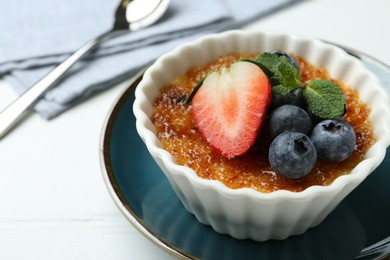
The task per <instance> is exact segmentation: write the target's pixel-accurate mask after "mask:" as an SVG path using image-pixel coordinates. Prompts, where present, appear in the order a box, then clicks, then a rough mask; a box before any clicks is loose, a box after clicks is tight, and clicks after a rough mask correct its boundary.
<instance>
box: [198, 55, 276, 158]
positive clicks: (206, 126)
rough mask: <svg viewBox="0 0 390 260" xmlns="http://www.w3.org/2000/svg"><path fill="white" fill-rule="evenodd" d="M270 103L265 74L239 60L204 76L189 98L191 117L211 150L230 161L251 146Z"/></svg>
mask: <svg viewBox="0 0 390 260" xmlns="http://www.w3.org/2000/svg"><path fill="white" fill-rule="evenodd" d="M270 101H271V86H270V83H269V80H268V78H267V76H266V75H265V73H264V72H263V71H262V70H261V69H260V68H259V67H258V66H256V65H255V64H253V63H250V62H245V61H239V62H236V63H234V64H232V65H231V67H230V68H223V69H222V70H221V71H220V72H216V71H213V72H210V73H209V74H208V75H207V76H206V78H205V79H204V80H203V82H202V86H201V87H200V88H198V89H197V92H196V94H195V95H194V97H193V99H192V116H193V119H194V122H195V124H196V125H197V127H198V129H199V131H200V133H201V134H202V135H203V136H204V137H205V139H206V140H207V142H208V143H209V144H210V145H211V147H213V148H214V149H215V150H217V151H219V152H221V153H222V155H223V156H225V157H228V158H232V157H235V156H238V155H242V154H244V153H245V152H246V151H248V150H249V149H250V147H251V146H252V145H253V143H254V141H255V139H256V137H257V134H258V132H259V131H260V127H261V124H262V122H263V120H264V117H265V114H266V111H267V108H268V106H269V103H270Z"/></svg>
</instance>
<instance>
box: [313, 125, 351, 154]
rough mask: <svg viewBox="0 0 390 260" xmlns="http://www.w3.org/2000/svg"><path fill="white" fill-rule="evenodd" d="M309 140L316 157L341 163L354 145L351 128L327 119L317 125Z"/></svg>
mask: <svg viewBox="0 0 390 260" xmlns="http://www.w3.org/2000/svg"><path fill="white" fill-rule="evenodd" d="M310 138H311V140H312V142H313V144H314V146H315V148H316V150H317V153H318V157H319V158H322V159H324V160H327V161H334V162H341V161H343V160H345V159H347V158H348V157H349V156H350V155H351V154H352V152H353V150H354V149H355V145H356V135H355V131H354V130H353V128H352V127H351V126H350V125H349V124H348V123H346V122H344V121H341V120H337V119H328V120H324V121H322V122H320V123H319V124H317V125H316V126H315V127H314V129H313V132H312V134H311V137H310Z"/></svg>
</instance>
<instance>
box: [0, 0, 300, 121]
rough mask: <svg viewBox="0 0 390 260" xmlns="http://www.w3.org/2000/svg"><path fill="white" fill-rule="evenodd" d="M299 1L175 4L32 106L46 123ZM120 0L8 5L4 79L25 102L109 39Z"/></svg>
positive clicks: (2, 29)
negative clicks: (189, 46) (186, 50)
mask: <svg viewBox="0 0 390 260" xmlns="http://www.w3.org/2000/svg"><path fill="white" fill-rule="evenodd" d="M297 1H299V0H261V1H259V0H247V1H240V0H207V1H206V0H199V1H185V0H173V1H172V2H171V5H170V7H169V9H168V11H167V13H166V14H165V15H164V17H163V18H162V19H161V20H160V21H159V22H158V23H156V24H154V25H152V26H150V27H148V28H146V29H142V30H140V31H135V32H130V33H129V34H126V35H125V36H122V37H120V38H117V39H114V40H111V41H109V42H107V43H104V44H102V45H101V46H99V48H98V49H97V50H96V51H95V52H93V53H92V54H90V55H89V56H87V57H86V58H85V59H84V60H82V61H80V62H79V63H78V64H76V65H75V66H74V67H73V68H72V69H71V70H70V72H69V73H67V75H66V76H65V77H64V79H63V80H61V81H60V82H59V83H58V84H57V85H56V86H55V87H53V88H52V89H51V90H49V91H48V92H47V93H46V94H45V96H44V97H43V98H42V99H41V100H40V101H39V102H38V103H37V104H36V105H35V107H34V109H35V110H36V111H37V112H38V113H39V114H40V115H41V116H42V117H43V118H46V119H51V118H54V117H55V116H57V115H59V114H60V113H61V112H63V111H65V110H67V109H68V108H70V107H72V106H73V105H75V104H77V103H79V102H81V101H83V100H85V99H87V98H88V97H90V96H91V95H93V94H94V93H96V92H99V91H101V90H104V89H107V88H108V87H110V86H113V85H115V84H116V83H119V82H121V81H123V80H125V79H127V78H130V77H131V76H132V75H134V74H135V72H137V71H138V70H139V69H140V68H142V67H143V66H145V65H147V64H149V63H150V62H152V61H153V60H155V59H156V58H158V57H159V56H160V55H162V54H163V53H165V52H167V51H169V50H171V49H172V48H174V47H175V46H177V45H179V44H181V43H183V42H186V41H189V40H192V39H195V38H197V37H199V36H201V35H204V34H207V33H213V32H221V31H224V30H229V29H235V28H239V27H240V26H242V25H244V24H246V23H248V22H250V21H252V20H254V19H258V18H260V17H262V16H264V15H267V14H270V13H272V12H273V11H276V10H278V9H280V8H282V7H285V6H287V5H289V4H292V3H295V2H297ZM117 2H118V1H117V0H95V1H93V3H91V1H89V0H68V1H60V0H52V1H49V0H35V1H28V0H21V1H5V2H4V3H2V7H1V8H0V35H2V37H0V77H1V76H2V77H3V78H4V79H5V80H6V81H8V82H10V84H11V86H12V87H13V88H14V89H15V90H16V91H17V93H19V94H21V93H23V92H24V91H25V90H26V89H28V88H29V87H31V86H32V85H33V84H34V83H35V82H37V81H38V80H39V79H40V78H42V77H43V76H44V75H46V74H47V73H48V72H49V71H51V70H52V69H53V68H54V67H55V65H56V64H58V63H60V62H61V61H63V60H64V59H65V58H66V57H67V56H68V55H69V54H70V53H71V52H73V51H75V50H76V49H77V48H79V47H80V46H81V45H82V44H84V43H85V42H87V41H88V40H89V39H91V38H93V37H95V36H96V35H99V34H100V33H102V32H104V31H107V30H108V29H110V28H111V26H112V24H113V21H114V11H115V8H116V5H117Z"/></svg>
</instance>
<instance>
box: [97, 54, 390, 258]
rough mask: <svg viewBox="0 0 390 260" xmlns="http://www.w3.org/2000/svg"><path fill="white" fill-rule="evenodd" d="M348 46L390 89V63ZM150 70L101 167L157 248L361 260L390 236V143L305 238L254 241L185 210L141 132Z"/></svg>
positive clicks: (107, 132)
mask: <svg viewBox="0 0 390 260" xmlns="http://www.w3.org/2000/svg"><path fill="white" fill-rule="evenodd" d="M344 49H346V50H347V51H348V52H349V53H350V54H351V55H353V56H356V57H358V58H359V59H361V60H362V62H363V63H364V64H365V65H366V66H367V67H368V68H369V69H370V70H372V71H373V72H374V73H375V74H376V75H377V76H378V77H379V78H380V79H381V80H382V82H383V85H384V86H385V88H386V90H388V91H389V92H390V84H389V81H390V67H389V66H387V65H385V64H383V63H381V62H380V61H378V60H376V59H373V58H371V57H369V56H368V55H365V54H363V53H361V52H359V51H355V50H351V49H348V48H344ZM142 74H143V72H140V73H139V74H138V75H136V76H135V77H134V79H133V81H132V83H131V86H130V87H129V88H128V89H127V90H126V91H125V92H124V93H123V94H122V96H121V97H120V98H119V100H118V101H117V102H116V103H115V105H114V107H113V109H112V111H110V113H109V116H108V117H107V120H106V123H105V126H104V130H103V133H102V138H101V164H102V169H103V176H104V178H105V181H106V184H107V187H108V190H109V191H110V194H111V195H112V197H113V199H114V201H115V203H116V204H117V205H118V207H119V208H120V209H121V211H122V213H123V214H124V215H125V216H126V217H127V219H128V220H129V221H130V222H131V223H132V224H133V225H134V226H135V227H136V228H137V229H138V230H139V231H140V232H141V233H142V234H144V235H145V236H146V237H147V238H148V239H150V240H151V241H152V242H153V243H155V244H156V245H157V246H159V247H161V248H162V249H164V250H165V251H167V252H168V253H170V254H172V255H174V256H176V257H179V258H183V259H300V260H302V259H353V258H355V257H356V256H357V255H358V254H359V252H361V251H362V250H363V249H365V248H367V247H368V246H369V245H372V244H375V243H377V242H378V241H381V240H384V239H385V240H386V238H387V240H388V237H389V236H390V193H389V187H390V174H389V172H390V153H389V148H388V149H387V154H386V157H385V159H384V161H383V162H382V164H381V165H380V166H379V167H378V168H377V169H376V170H375V171H374V172H373V173H372V174H371V175H370V176H369V177H368V178H367V179H366V180H365V181H364V182H363V183H362V184H361V185H360V186H359V187H358V188H357V189H355V190H354V191H353V192H352V193H351V194H350V195H349V196H348V197H347V198H346V199H344V200H343V201H342V203H341V204H340V205H339V206H338V207H337V208H336V209H335V210H334V211H333V212H332V213H331V214H330V215H329V216H328V217H327V218H326V219H325V221H323V222H322V223H321V224H320V225H318V226H317V227H314V228H312V229H310V230H308V231H307V232H306V233H305V234H303V235H299V236H292V237H290V238H288V239H285V240H280V241H279V240H271V241H267V242H254V241H252V240H237V239H234V238H232V237H230V236H227V235H221V234H218V233H216V232H215V231H213V229H212V228H211V227H209V226H205V225H202V224H200V223H199V222H198V221H197V220H196V218H195V217H194V216H193V215H192V214H190V213H188V212H187V211H186V210H185V209H184V207H183V206H182V204H181V202H180V201H179V199H178V197H177V196H176V194H175V193H174V191H173V189H172V188H171V187H170V185H169V183H168V180H167V179H166V177H165V175H164V174H163V172H162V171H161V170H160V168H159V167H158V166H157V164H156V163H155V162H154V160H153V158H152V157H151V156H150V155H149V153H148V151H147V149H146V147H145V145H144V143H143V142H142V140H141V139H140V137H139V136H138V134H137V131H136V128H135V117H134V115H133V112H132V104H133V101H134V89H135V87H136V86H137V84H138V83H139V81H140V79H141V78H142ZM388 251H390V249H388ZM388 253H389V252H388ZM385 254H386V253H384V254H382V256H381V259H382V257H383V255H385ZM378 255H379V254H377V255H369V256H366V257H363V258H359V259H373V258H374V257H377V256H378Z"/></svg>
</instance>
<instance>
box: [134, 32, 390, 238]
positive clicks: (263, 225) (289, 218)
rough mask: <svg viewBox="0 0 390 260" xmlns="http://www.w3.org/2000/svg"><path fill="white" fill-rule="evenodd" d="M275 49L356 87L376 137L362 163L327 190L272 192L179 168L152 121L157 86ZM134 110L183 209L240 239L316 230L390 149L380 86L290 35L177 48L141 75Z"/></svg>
mask: <svg viewBox="0 0 390 260" xmlns="http://www.w3.org/2000/svg"><path fill="white" fill-rule="evenodd" d="M273 50H279V51H284V52H293V53H294V54H296V55H298V56H300V57H303V58H305V59H306V60H307V61H309V62H310V63H311V64H313V65H315V66H318V67H322V68H325V69H326V70H327V71H328V72H329V74H330V76H331V77H332V78H335V79H337V80H341V81H343V82H345V83H347V84H348V85H350V86H351V87H353V88H356V89H357V91H358V93H359V96H360V99H361V100H362V101H363V102H365V103H366V104H368V105H369V106H370V108H371V113H370V116H369V120H370V121H371V123H372V125H373V128H374V133H375V135H376V138H377V140H376V142H375V143H374V144H373V145H372V147H371V148H370V149H369V150H368V152H367V153H366V157H365V159H364V160H363V161H361V162H360V163H359V164H358V165H357V166H356V167H355V168H353V169H352V171H351V172H350V173H348V174H346V175H343V176H340V177H338V178H337V179H336V180H335V181H333V182H332V183H331V184H330V185H328V186H318V185H315V186H310V187H308V188H306V189H305V190H303V191H300V192H293V191H288V190H277V191H273V192H270V193H262V192H259V191H256V190H254V189H251V188H241V189H231V188H228V187H227V186H225V185H224V184H222V183H221V182H219V181H215V180H208V179H203V178H201V177H199V176H198V175H197V174H196V173H195V171H193V170H192V169H191V168H189V167H186V166H181V165H179V164H177V163H176V162H175V160H174V158H173V157H172V155H171V154H170V153H169V152H168V151H166V150H164V149H163V146H162V144H161V142H160V141H159V139H158V138H157V136H156V129H155V127H154V125H153V123H152V121H151V115H152V112H153V103H154V100H155V99H156V97H157V96H158V95H159V93H160V90H161V88H162V87H163V86H165V85H167V84H169V83H170V82H172V81H173V80H174V79H175V78H176V77H178V76H180V75H183V74H184V73H185V72H186V71H187V70H188V69H190V68H192V67H196V66H201V65H205V64H207V63H208V62H210V61H212V60H215V59H217V58H218V57H220V56H223V55H226V54H228V53H232V52H236V53H237V52H238V53H260V52H263V51H273ZM133 111H134V114H135V117H136V128H137V131H138V133H139V135H140V137H141V138H142V140H143V141H144V143H145V145H146V147H147V149H148V151H149V152H150V154H151V155H152V157H153V158H154V160H155V161H156V162H157V164H158V165H159V167H160V168H161V169H162V171H163V172H164V174H165V175H166V177H167V179H168V180H169V182H170V184H171V185H172V187H173V189H174V191H175V192H176V194H177V196H178V197H179V199H180V200H181V202H182V203H183V205H184V207H185V208H186V209H187V210H188V211H189V212H191V213H192V214H194V215H195V217H196V218H197V219H198V220H199V221H200V222H201V223H203V224H207V225H210V226H211V227H212V228H213V229H214V230H215V231H217V232H219V233H223V234H229V235H231V236H233V237H235V238H238V239H245V238H250V239H253V240H256V241H265V240H268V239H285V238H287V237H288V236H291V235H298V234H302V233H303V232H305V231H306V230H307V229H308V228H310V227H314V226H316V225H318V224H319V223H321V222H322V221H323V220H324V219H325V218H326V216H327V215H328V214H329V213H330V212H331V211H332V210H333V209H334V208H335V207H336V206H337V205H338V204H339V203H340V201H341V200H343V199H344V198H345V197H346V196H347V195H348V194H349V193H350V192H351V191H352V190H353V189H355V188H356V187H357V186H358V185H359V184H360V183H361V182H362V181H363V180H364V179H365V178H366V177H367V176H368V175H369V174H370V173H371V172H372V171H374V169H375V168H376V167H377V166H378V165H379V164H380V163H381V161H382V160H383V158H384V156H385V153H386V148H387V146H388V145H389V144H390V105H389V98H388V96H387V94H386V92H385V91H384V89H383V88H382V87H381V86H380V82H379V80H378V79H377V78H376V77H375V76H374V75H373V74H372V73H371V72H369V71H368V70H367V69H366V68H365V67H364V65H363V64H361V63H360V61H359V60H358V59H356V58H355V57H352V56H350V55H348V54H347V53H346V52H345V51H343V50H342V49H340V48H338V47H335V46H333V45H329V44H326V43H324V42H322V41H319V40H316V39H308V38H302V37H299V36H295V35H290V34H282V33H269V32H243V31H229V32H225V33H221V34H213V35H208V36H205V37H202V38H200V39H198V40H196V41H193V42H190V43H187V44H184V45H181V46H179V47H177V48H175V49H174V50H172V51H170V52H169V53H166V54H165V55H163V56H161V57H160V58H159V59H158V60H157V61H156V62H155V63H154V64H153V65H152V66H150V67H149V68H148V70H147V71H146V72H145V74H144V77H143V79H142V81H141V82H140V83H139V85H138V87H137V89H136V92H135V102H134V105H133Z"/></svg>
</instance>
